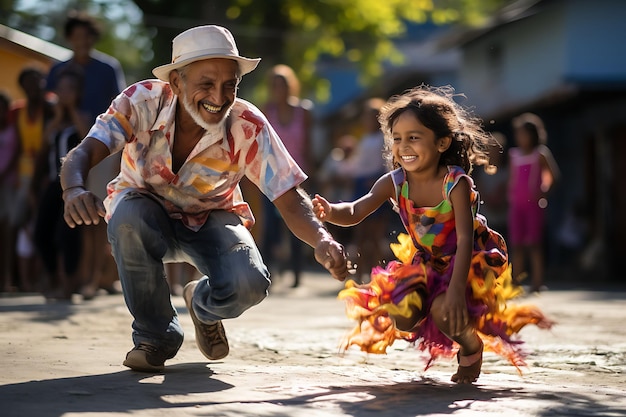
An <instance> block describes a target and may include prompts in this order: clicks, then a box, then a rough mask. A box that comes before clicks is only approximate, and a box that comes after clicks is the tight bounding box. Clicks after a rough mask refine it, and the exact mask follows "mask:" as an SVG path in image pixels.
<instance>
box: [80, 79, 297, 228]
mask: <svg viewBox="0 0 626 417" xmlns="http://www.w3.org/2000/svg"><path fill="white" fill-rule="evenodd" d="M176 104H177V96H176V95H175V94H174V93H173V92H172V90H171V88H170V85H169V83H166V82H162V81H159V80H146V81H141V82H138V83H136V84H133V85H131V86H130V87H128V88H127V89H126V90H124V91H123V92H122V93H121V94H120V95H119V96H117V98H116V99H115V100H114V101H113V102H112V103H111V106H110V107H109V110H108V111H107V112H106V113H104V114H102V115H100V116H98V118H97V119H96V123H95V124H94V126H93V127H92V128H91V130H90V131H89V133H88V135H87V136H89V137H93V138H95V139H98V140H100V141H101V142H103V143H104V144H105V145H106V146H107V147H108V148H109V150H110V151H111V153H115V152H117V151H120V150H123V153H122V162H121V171H120V174H119V175H118V176H117V178H115V179H114V180H113V181H111V182H110V183H109V185H108V187H107V193H108V196H107V198H106V199H105V201H104V204H105V208H106V210H107V214H106V217H105V220H106V221H108V220H109V219H110V218H111V215H112V214H113V212H114V211H115V207H116V205H117V203H118V202H119V201H120V199H121V197H122V196H123V195H125V194H126V193H127V192H130V191H134V192H143V193H147V194H149V195H151V196H153V197H156V199H158V201H160V202H161V203H162V204H163V206H164V208H165V209H166V210H167V212H168V213H169V215H170V217H172V218H177V219H181V220H182V221H183V222H184V224H185V225H186V226H187V227H188V228H190V229H192V230H195V231H197V230H199V229H200V228H201V227H202V225H203V224H204V223H205V221H206V219H207V217H208V216H209V214H210V212H211V210H228V211H231V212H234V213H236V214H237V215H239V217H241V219H242V221H243V223H244V224H245V225H246V226H247V227H252V225H253V224H254V216H253V215H252V212H251V210H250V207H249V206H248V204H247V203H246V202H245V201H244V200H243V196H242V194H241V190H240V188H239V181H240V180H241V179H242V177H243V176H246V177H247V178H248V179H250V180H251V181H252V182H253V183H254V184H255V185H256V186H257V187H259V189H260V190H261V192H263V194H265V195H266V196H267V197H268V198H269V199H270V200H272V201H273V200H275V199H276V198H278V197H280V196H281V195H282V194H284V193H285V192H287V191H288V190H289V189H291V188H293V187H295V186H297V185H299V184H300V183H302V182H303V181H304V180H305V179H306V178H307V176H306V174H305V173H304V172H303V171H302V170H301V169H300V167H299V166H298V165H297V164H296V162H295V161H294V160H293V158H292V157H291V156H290V155H289V153H288V152H287V150H286V149H285V147H284V145H283V143H282V142H281V140H280V138H279V137H278V135H277V134H276V132H275V131H274V129H273V128H272V127H271V125H270V124H269V123H268V121H267V119H266V118H265V116H264V115H263V113H261V111H260V110H259V109H257V108H256V107H255V106H254V105H252V104H250V103H248V102H247V101H245V100H242V99H239V98H237V99H236V100H235V104H234V105H233V107H232V109H231V112H230V115H229V117H228V120H227V122H226V124H225V127H224V129H223V130H217V131H213V132H208V131H207V132H205V134H204V136H203V137H202V138H201V139H200V141H199V142H198V144H197V145H196V146H195V148H194V149H193V150H192V151H191V153H190V154H189V156H188V157H187V160H186V161H185V163H184V164H183V165H182V166H181V168H180V169H179V171H178V172H176V173H175V172H173V171H172V152H171V151H172V145H173V142H174V140H175V137H174V127H175V115H176Z"/></svg>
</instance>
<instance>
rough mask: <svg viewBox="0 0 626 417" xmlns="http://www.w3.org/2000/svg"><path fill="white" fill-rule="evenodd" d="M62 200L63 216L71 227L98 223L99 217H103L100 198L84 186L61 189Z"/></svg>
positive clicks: (102, 206)
mask: <svg viewBox="0 0 626 417" xmlns="http://www.w3.org/2000/svg"><path fill="white" fill-rule="evenodd" d="M63 201H64V202H65V210H64V212H63V218H64V219H65V222H66V223H67V225H68V226H69V227H71V228H74V227H76V226H80V225H82V224H86V225H90V224H98V223H100V217H104V214H105V211H104V205H103V204H102V200H100V199H99V198H98V197H97V196H96V195H95V194H93V193H92V192H91V191H88V190H86V189H85V188H84V187H72V188H68V189H67V190H65V191H63Z"/></svg>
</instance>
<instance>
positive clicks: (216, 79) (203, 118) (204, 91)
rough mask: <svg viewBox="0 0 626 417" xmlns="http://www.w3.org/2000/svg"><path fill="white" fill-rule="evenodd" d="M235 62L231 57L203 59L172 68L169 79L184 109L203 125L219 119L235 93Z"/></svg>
mask: <svg viewBox="0 0 626 417" xmlns="http://www.w3.org/2000/svg"><path fill="white" fill-rule="evenodd" d="M237 72H238V64H237V62H236V61H234V60H232V59H222V58H215V59H205V60H202V61H196V62H193V63H191V64H189V65H188V66H187V67H186V68H185V70H183V73H182V76H181V72H179V71H172V73H171V74H170V83H171V85H172V89H173V91H174V93H175V94H176V95H178V97H179V100H180V102H181V104H182V105H183V109H184V111H186V112H187V113H188V114H189V115H190V116H191V117H192V118H193V120H194V121H195V122H196V123H197V124H199V125H200V126H202V127H203V128H205V129H208V128H210V127H213V126H215V125H217V124H219V123H220V122H222V121H223V120H224V119H225V118H226V116H228V113H229V112H230V109H231V108H232V106H233V104H234V103H235V97H236V94H237V85H238V83H239V78H238V76H237Z"/></svg>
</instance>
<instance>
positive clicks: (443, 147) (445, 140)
mask: <svg viewBox="0 0 626 417" xmlns="http://www.w3.org/2000/svg"><path fill="white" fill-rule="evenodd" d="M451 144H452V138H451V137H450V136H444V137H442V138H439V143H438V144H437V150H438V151H439V153H444V152H445V151H447V150H448V148H449V147H450V145H451Z"/></svg>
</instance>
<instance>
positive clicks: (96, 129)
mask: <svg viewBox="0 0 626 417" xmlns="http://www.w3.org/2000/svg"><path fill="white" fill-rule="evenodd" d="M155 94H158V91H155V87H154V86H153V85H152V84H148V83H147V82H145V81H144V82H139V83H136V84H133V85H131V86H130V87H128V88H127V89H125V90H124V91H123V92H122V93H120V94H119V95H118V96H117V97H116V98H115V99H114V100H113V101H112V103H111V105H110V107H109V109H108V111H107V112H106V113H103V114H101V115H100V116H98V117H97V118H96V121H95V124H94V125H93V126H92V127H91V129H90V130H89V133H88V134H87V136H89V137H92V138H95V139H98V140H99V141H101V142H102V143H104V144H105V145H106V146H107V147H108V148H109V150H110V151H111V153H115V152H118V151H120V150H121V149H122V148H124V145H125V144H126V143H127V142H130V141H132V140H133V138H134V137H135V135H136V134H137V132H140V131H144V130H147V129H149V126H151V125H152V123H154V120H155V119H156V117H157V112H158V106H156V105H154V100H155V99H154V97H155Z"/></svg>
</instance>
